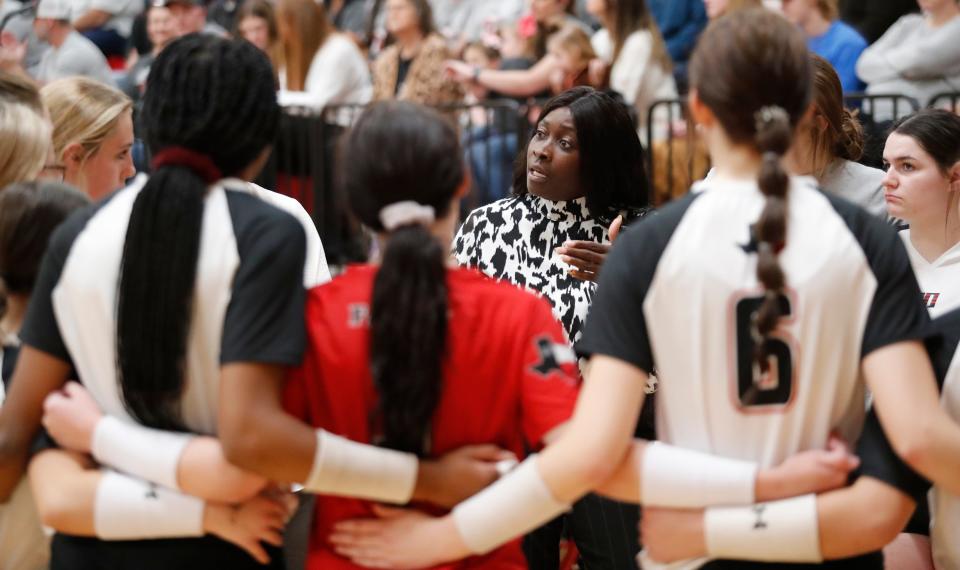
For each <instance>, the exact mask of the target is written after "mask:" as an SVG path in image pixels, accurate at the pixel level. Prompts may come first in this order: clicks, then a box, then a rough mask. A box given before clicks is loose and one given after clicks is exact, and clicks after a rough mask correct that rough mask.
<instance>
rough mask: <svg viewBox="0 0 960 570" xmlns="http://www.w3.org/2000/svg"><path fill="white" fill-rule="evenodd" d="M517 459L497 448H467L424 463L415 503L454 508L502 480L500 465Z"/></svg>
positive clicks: (468, 446) (484, 446) (422, 463)
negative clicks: (499, 472)
mask: <svg viewBox="0 0 960 570" xmlns="http://www.w3.org/2000/svg"><path fill="white" fill-rule="evenodd" d="M505 459H516V457H514V455H513V454H512V453H510V452H509V451H504V450H502V449H500V448H499V447H497V446H496V445H491V444H485V445H465V446H463V447H461V448H458V449H456V450H454V451H451V452H449V453H447V454H446V455H444V456H443V457H441V458H440V459H437V460H431V461H421V462H420V475H419V477H418V478H417V489H416V491H414V499H415V500H418V501H426V502H429V503H433V504H435V505H438V506H441V507H447V508H452V507H453V506H455V505H456V504H457V503H459V502H461V501H463V500H464V499H466V498H468V497H470V496H472V495H474V494H475V493H477V492H478V491H480V490H481V489H483V488H484V487H486V486H487V485H489V484H490V483H493V482H494V481H496V480H497V478H498V477H499V474H498V472H497V462H499V461H503V460H505Z"/></svg>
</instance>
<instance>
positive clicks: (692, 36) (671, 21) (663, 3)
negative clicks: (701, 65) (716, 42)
mask: <svg viewBox="0 0 960 570" xmlns="http://www.w3.org/2000/svg"><path fill="white" fill-rule="evenodd" d="M648 5H649V8H650V13H651V14H653V18H654V19H655V20H656V21H657V26H658V27H659V28H660V33H661V34H662V35H663V39H664V41H665V42H666V44H667V52H668V53H669V54H670V59H671V60H673V77H674V80H675V81H676V83H677V89H678V90H679V91H681V92H686V90H687V62H688V61H689V60H690V54H691V53H693V47H694V46H695V45H696V44H697V38H698V37H700V32H702V31H703V29H704V28H705V27H706V26H707V11H706V8H704V5H703V0H649V2H648Z"/></svg>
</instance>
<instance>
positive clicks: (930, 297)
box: [923, 293, 940, 309]
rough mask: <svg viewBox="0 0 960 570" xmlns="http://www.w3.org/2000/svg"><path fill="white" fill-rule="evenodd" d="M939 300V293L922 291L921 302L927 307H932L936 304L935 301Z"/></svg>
mask: <svg viewBox="0 0 960 570" xmlns="http://www.w3.org/2000/svg"><path fill="white" fill-rule="evenodd" d="M939 300H940V293H924V294H923V304H924V305H926V306H927V308H928V309H932V308H934V307H936V306H937V301H939Z"/></svg>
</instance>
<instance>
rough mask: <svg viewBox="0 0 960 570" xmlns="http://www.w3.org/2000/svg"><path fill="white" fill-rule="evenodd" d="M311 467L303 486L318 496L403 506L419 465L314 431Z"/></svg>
mask: <svg viewBox="0 0 960 570" xmlns="http://www.w3.org/2000/svg"><path fill="white" fill-rule="evenodd" d="M316 433H317V450H316V454H315V455H314V459H313V467H312V468H311V469H310V474H309V475H308V476H307V480H306V481H305V482H304V484H303V486H304V488H305V489H306V490H307V491H310V492H312V493H317V494H321V495H339V496H344V497H356V498H358V499H368V500H371V501H383V502H387V503H394V504H399V505H402V504H406V503H407V502H409V501H410V497H412V496H413V490H414V487H415V486H416V483H417V471H418V469H419V462H418V461H417V457H416V456H415V455H413V454H411V453H401V452H399V451H394V450H392V449H384V448H381V447H376V446H373V445H368V444H363V443H357V442H354V441H350V440H349V439H346V438H343V437H340V436H338V435H334V434H332V433H330V432H327V431H324V430H322V429H320V430H317V432H316Z"/></svg>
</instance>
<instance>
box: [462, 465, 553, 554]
mask: <svg viewBox="0 0 960 570" xmlns="http://www.w3.org/2000/svg"><path fill="white" fill-rule="evenodd" d="M569 508H570V506H569V505H567V504H564V503H561V502H559V501H557V500H556V499H555V498H554V496H553V493H551V492H550V489H548V488H547V485H546V483H544V482H543V478H542V477H541V476H540V472H539V471H538V470H537V463H536V455H532V456H530V457H529V458H527V460H526V461H524V462H523V463H521V464H520V466H519V467H517V468H516V469H514V470H513V471H511V472H510V473H509V474H508V475H506V476H505V477H504V478H502V479H500V480H499V481H497V482H496V483H494V484H493V485H491V486H489V487H487V488H486V489H484V490H483V491H480V492H479V493H477V494H476V495H474V496H473V497H470V498H469V499H467V500H466V501H464V502H462V503H460V504H459V505H457V507H456V508H455V509H453V520H454V522H455V523H456V525H457V530H458V531H459V532H460V536H461V537H462V538H463V543H464V544H465V545H466V546H467V548H469V549H470V551H471V552H473V553H474V554H486V553H487V552H490V551H491V550H493V549H494V548H496V547H498V546H500V545H501V544H503V543H505V542H507V541H509V540H511V539H512V538H514V537H517V536H520V535H521V534H524V533H526V532H528V531H530V530H533V529H535V528H537V527H538V526H540V525H542V524H543V523H545V522H547V521H549V520H551V519H553V518H555V517H556V516H557V515H559V514H560V513H562V512H565V511H566V510H568V509H569Z"/></svg>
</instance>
